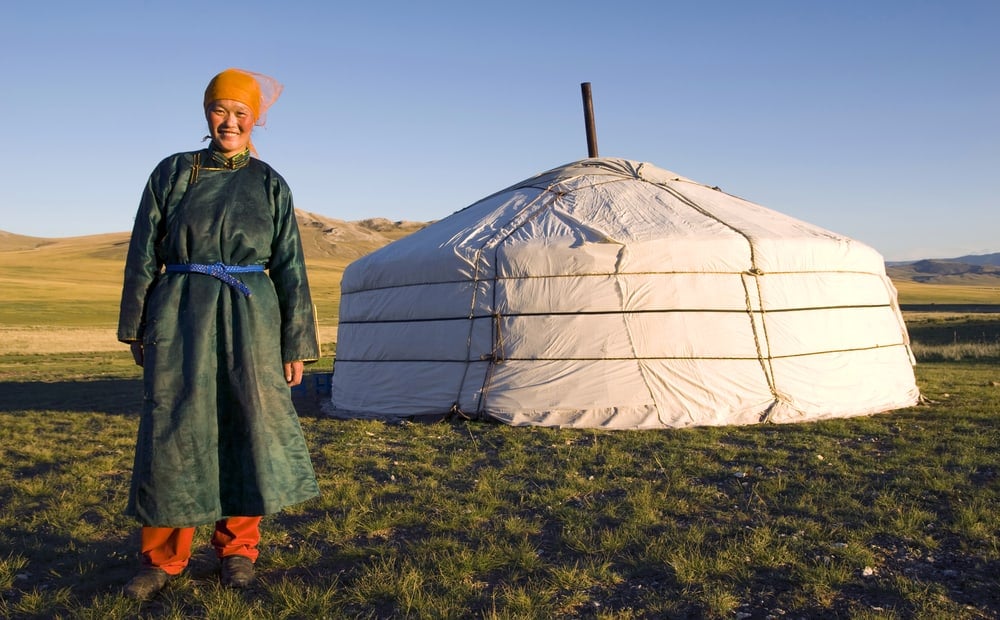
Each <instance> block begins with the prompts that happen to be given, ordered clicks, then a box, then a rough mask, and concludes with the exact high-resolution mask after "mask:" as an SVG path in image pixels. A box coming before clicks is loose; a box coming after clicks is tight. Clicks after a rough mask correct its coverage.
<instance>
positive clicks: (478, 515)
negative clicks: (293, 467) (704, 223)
mask: <svg viewBox="0 0 1000 620" xmlns="http://www.w3.org/2000/svg"><path fill="white" fill-rule="evenodd" d="M88 247H89V246H88ZM67 251H68V252H71V253H72V255H67V257H66V259H65V260H61V261H59V264H60V265H62V266H61V268H60V273H59V278H61V279H62V281H61V282H60V281H55V280H52V277H53V276H52V273H51V271H50V270H42V271H31V269H35V267H34V265H35V264H37V263H38V261H37V260H36V258H37V256H36V255H37V252H35V253H33V252H24V253H18V252H6V253H4V264H5V267H8V268H7V269H5V270H4V273H0V287H2V288H3V290H4V291H5V299H4V303H3V304H0V462H2V463H3V464H4V465H3V467H0V617H3V618H17V619H20V618H67V619H69V618H94V619H104V618H113V619H115V618H136V617H141V618H178V619H179V618H220V619H222V618H481V619H486V620H500V619H514V618H518V619H520V618H594V619H601V620H604V619H607V620H610V619H621V620H630V619H639V618H642V619H647V618H735V617H741V618H742V617H752V618H764V617H784V616H788V617H824V618H826V617H852V618H871V619H875V618H879V619H884V618H914V617H919V618H969V619H979V618H997V617H998V616H1000V596H998V594H997V593H998V592H1000V580H998V577H997V575H998V574H1000V510H998V494H1000V484H998V482H997V463H996V446H997V445H998V443H1000V441H998V440H1000V437H998V430H997V413H998V409H1000V392H998V390H1000V387H998V385H997V382H998V377H997V374H996V362H997V361H998V360H1000V355H998V353H997V342H998V340H1000V336H998V334H1000V320H998V317H997V316H984V315H975V316H969V315H965V316H963V315H943V314H928V315H919V316H908V317H907V323H908V326H909V329H910V334H911V337H912V338H913V340H914V351H915V354H916V356H917V358H918V360H920V361H921V362H922V363H921V364H919V365H918V366H917V369H916V370H917V375H918V382H919V384H920V386H921V390H922V392H923V394H924V396H925V397H926V399H927V400H926V403H924V404H922V405H921V406H919V407H915V408H912V409H907V410H903V411H899V412H894V413H891V414H884V415H878V416H873V417H866V418H855V419H849V420H830V421H824V422H820V423H815V424H807V425H791V426H774V425H767V426H756V427H724V428H696V429H685V430H676V431H655V432H612V433H609V432H601V431H596V430H593V431H572V430H561V429H544V428H512V427H507V426H501V425H494V424H489V423H482V422H465V421H461V420H451V421H446V422H442V423H438V424H428V425H421V424H402V425H387V424H381V423H376V422H369V421H358V420H355V421H341V420H331V419H328V418H324V417H322V416H321V415H320V413H319V402H318V400H317V398H318V397H317V396H316V394H315V393H313V392H312V391H310V390H307V389H300V390H296V392H295V398H296V404H297V406H298V408H299V411H300V413H301V415H302V424H303V428H304V430H305V432H306V435H307V440H308V441H309V444H310V447H311V452H312V456H313V460H314V464H315V467H316V471H317V474H318V476H319V481H320V486H321V490H322V496H321V497H320V498H318V499H316V500H314V501H311V502H308V503H305V504H303V505H300V506H295V507H292V508H290V509H288V510H286V511H284V512H282V513H281V514H279V515H274V516H271V517H268V518H266V519H265V525H264V539H263V541H262V545H261V546H262V555H261V559H260V562H259V564H258V567H259V573H260V578H259V580H258V582H257V583H256V585H255V586H254V587H253V588H252V589H251V590H249V591H247V592H234V591H230V590H226V589H223V588H221V587H220V586H219V585H218V575H217V572H218V565H217V561H216V560H215V558H214V557H212V554H211V553H210V551H208V550H207V548H206V547H207V542H208V541H207V538H208V535H209V532H208V531H207V528H201V529H200V530H199V532H198V537H197V538H196V549H197V553H196V555H195V557H194V558H193V560H192V563H191V566H190V567H189V570H188V571H187V573H186V574H185V575H184V576H182V577H181V578H179V579H177V580H175V581H173V582H171V584H170V586H169V587H168V589H167V590H166V591H165V592H164V593H163V595H162V596H160V597H158V598H157V599H156V600H154V601H152V602H150V603H148V604H145V605H139V604H137V603H133V602H131V601H128V600H126V599H124V598H123V597H122V596H121V595H120V591H121V587H122V585H123V584H124V583H125V582H126V581H127V579H128V578H129V577H130V576H131V574H132V572H133V571H134V570H135V568H136V566H137V563H138V557H137V552H136V550H137V546H138V536H137V526H136V524H135V523H134V522H132V521H131V520H129V519H127V518H125V517H123V516H122V515H121V512H122V510H123V508H124V505H125V497H126V493H127V489H128V481H129V475H130V471H131V466H132V456H133V449H134V445H133V444H134V438H135V433H136V430H137V426H138V418H137V415H136V412H137V411H138V408H139V402H140V398H141V382H140V375H139V369H137V368H136V367H135V366H134V365H133V364H132V362H131V357H130V356H129V354H128V353H127V351H126V350H124V347H122V346H121V345H119V344H118V343H116V342H114V324H115V318H116V317H115V313H116V310H117V295H118V286H119V280H120V273H121V256H120V254H121V251H120V248H118V249H113V251H111V250H107V251H102V252H96V253H95V252H91V253H87V251H83V250H80V249H78V248H77V249H73V248H71V249H70V250H67ZM43 262H44V261H43ZM310 269H311V272H310V273H311V278H312V280H313V288H314V290H315V291H318V294H317V295H316V301H317V303H318V304H319V306H320V307H319V314H320V319H321V326H322V329H323V330H324V331H323V334H324V335H323V341H324V343H327V344H325V345H324V359H323V360H322V361H321V362H320V363H319V364H317V365H315V366H313V367H311V368H310V372H311V373H312V375H311V376H310V377H309V378H308V379H309V380H307V384H308V385H314V384H315V383H314V379H315V376H313V375H316V376H318V375H320V374H322V373H324V372H329V370H330V368H331V365H332V355H333V352H334V351H333V349H334V347H333V344H332V342H333V336H332V335H333V334H334V333H335V326H336V321H335V317H336V316H337V313H336V310H337V308H336V300H337V299H338V298H339V276H340V273H341V272H342V265H341V264H339V263H335V262H333V261H326V262H324V261H323V260H314V261H311V264H310ZM84 281H85V282H88V287H80V286H79V282H84ZM897 285H898V286H900V298H901V301H902V302H903V303H957V302H965V303H989V302H994V303H995V302H996V299H997V297H996V291H995V290H992V289H990V290H979V291H965V290H962V291H958V290H957V289H958V288H959V287H950V288H948V287H945V288H940V287H937V288H935V287H933V285H916V284H915V285H913V286H910V285H909V284H903V285H901V284H900V283H897Z"/></svg>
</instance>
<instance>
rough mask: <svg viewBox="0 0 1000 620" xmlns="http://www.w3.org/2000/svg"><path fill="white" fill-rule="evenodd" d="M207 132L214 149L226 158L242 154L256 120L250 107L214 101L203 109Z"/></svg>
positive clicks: (232, 102) (222, 100)
mask: <svg viewBox="0 0 1000 620" xmlns="http://www.w3.org/2000/svg"><path fill="white" fill-rule="evenodd" d="M205 118H207V119H208V131H209V133H210V134H211V136H212V142H214V143H215V148H217V149H219V151H221V152H222V154H223V155H225V156H226V157H232V156H233V155H237V154H239V153H242V152H243V151H244V149H246V148H247V145H248V144H250V133H251V132H252V131H253V124H254V122H255V121H256V119H255V118H254V117H253V111H252V110H251V109H250V106H248V105H246V104H245V103H240V102H239V101H234V100H232V99H216V100H215V101H213V102H212V103H210V104H208V107H207V108H205Z"/></svg>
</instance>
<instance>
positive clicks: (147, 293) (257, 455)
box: [118, 149, 319, 527]
mask: <svg viewBox="0 0 1000 620" xmlns="http://www.w3.org/2000/svg"><path fill="white" fill-rule="evenodd" d="M196 157H197V158H200V159H199V161H200V166H199V167H198V168H197V171H196V173H194V174H193V173H192V168H193V162H194V161H195V159H196ZM228 166H233V167H227V161H226V160H225V158H224V157H222V156H221V154H218V153H215V152H214V151H212V150H211V149H205V150H202V151H197V152H191V153H179V154H176V155H172V156H170V157H168V158H166V159H165V160H163V161H162V162H161V163H160V164H159V165H158V166H157V167H156V169H155V170H154V171H153V173H152V175H151V176H150V178H149V181H148V183H147V185H146V188H145V191H144V192H143V195H142V200H141V202H140V205H139V210H138V214H137V215H136V219H135V226H134V229H133V231H132V238H131V242H130V245H129V249H128V258H127V260H126V265H125V278H124V286H123V290H122V300H121V312H120V315H119V323H118V339H119V340H121V341H122V342H136V341H141V342H142V343H143V348H144V354H145V359H144V364H143V368H144V373H143V389H144V398H143V409H142V417H141V420H140V423H139V436H138V441H137V443H136V454H135V466H134V469H133V472H132V485H131V491H130V493H129V502H128V507H127V508H126V514H129V515H132V516H135V517H137V518H138V519H139V521H140V522H141V523H142V524H144V525H151V526H170V527H187V526H193V525H199V524H204V523H212V522H214V521H216V520H218V519H221V518H223V517H227V516H255V515H264V514H270V513H274V512H277V511H278V510H280V509H281V508H282V507H284V506H288V505H290V504H294V503H298V502H301V501H304V500H306V499H309V498H311V497H314V496H316V495H318V494H319V489H318V486H317V484H316V478H315V475H314V473H313V468H312V463H311V462H310V459H309V453H308V450H307V448H306V444H305V439H304V438H303V435H302V430H301V427H300V426H299V421H298V416H297V414H296V412H295V409H294V407H293V405H292V401H291V394H290V390H289V388H288V385H287V384H286V383H285V378H284V371H283V367H282V364H283V362H291V361H295V360H303V361H307V362H308V361H315V360H316V359H317V358H318V357H319V347H318V343H317V336H316V326H315V319H314V314H313V306H312V298H311V296H310V293H309V284H308V281H307V279H306V270H305V264H304V260H303V254H302V244H301V241H300V238H299V232H298V227H297V224H296V221H295V213H294V209H293V205H292V197H291V193H290V191H289V188H288V185H287V184H286V183H285V181H284V179H282V178H281V176H280V175H279V174H278V173H277V172H275V171H274V170H273V169H272V168H271V167H270V166H268V165H267V164H266V163H264V162H262V161H260V160H258V159H253V158H250V157H249V153H244V154H243V155H237V156H236V157H234V158H233V159H232V160H230V161H229V162H228ZM218 262H222V263H225V264H227V265H264V266H265V267H266V268H267V271H266V272H252V273H241V274H234V276H235V277H236V278H238V279H240V280H242V281H243V282H244V283H245V284H247V285H248V286H249V288H250V290H251V291H252V295H251V296H250V297H245V296H244V295H243V294H242V293H240V292H239V291H238V290H236V289H234V288H231V287H230V286H228V285H227V284H225V283H223V282H222V281H221V280H218V279H216V278H215V277H212V276H209V275H204V274H199V273H166V272H164V271H163V266H164V265H167V264H173V263H205V264H213V263H218Z"/></svg>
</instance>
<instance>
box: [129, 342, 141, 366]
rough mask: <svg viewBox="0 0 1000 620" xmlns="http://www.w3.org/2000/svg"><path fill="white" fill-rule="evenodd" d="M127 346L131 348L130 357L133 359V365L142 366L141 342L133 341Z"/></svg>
mask: <svg viewBox="0 0 1000 620" xmlns="http://www.w3.org/2000/svg"><path fill="white" fill-rule="evenodd" d="M129 348H130V349H132V359H134V360H135V365H136V366H142V343H141V342H133V343H132V344H130V345H129Z"/></svg>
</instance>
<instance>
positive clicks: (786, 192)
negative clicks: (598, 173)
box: [0, 0, 1000, 260]
mask: <svg viewBox="0 0 1000 620" xmlns="http://www.w3.org/2000/svg"><path fill="white" fill-rule="evenodd" d="M998 31H1000V2H996V1H995V0H982V1H968V0H951V1H948V2H945V1H944V0H941V1H936V2H929V1H924V0H856V1H841V2H814V1H811V0H795V1H791V0H788V1H768V0H761V1H758V2H747V1H746V0H733V1H716V2H712V1H705V2H692V1H685V2H669V1H658V2H657V1H653V2H623V3H611V2H606V1H605V2H593V1H589V0H579V1H576V2H571V1H565V2H564V1H551V2H547V1H545V0H534V1H532V2H522V1H520V0H504V1H495V2H488V3H487V2H477V1H475V0H464V1H461V2H435V1H427V2H385V1H378V0H371V1H365V2H352V3H343V2H337V1H332V0H331V1H319V0H317V1H314V2H301V1H296V0H285V1H282V2H268V3H263V2H257V1H254V0H244V1H240V2H234V3H207V2H189V1H187V0H179V1H174V2H153V1H149V0H146V1H140V0H129V1H120V2H118V1H114V2H102V1H101V0H92V1H90V2H76V1H67V0H62V1H55V2H27V1H20V2H6V3H4V5H3V8H2V9H0V67H2V69H3V71H2V76H3V84H2V87H0V93H2V94H0V119H2V124H0V164H2V165H0V170H2V171H3V176H2V179H0V180H2V182H0V230H5V231H8V232H14V233H18V234H24V235H32V236H40V237H62V236H76V235H89V234H96V233H104V232H117V231H126V230H130V229H131V226H132V218H133V217H134V215H135V210H136V207H137V205H138V200H139V194H140V192H141V190H142V187H143V185H144V184H145V182H146V178H147V177H148V175H149V173H150V172H151V171H152V169H153V167H154V166H155V165H156V163H157V162H158V161H160V160H161V159H162V158H164V157H165V156H167V155H169V154H171V153H174V152H178V151H185V150H194V149H197V148H199V147H200V146H201V145H202V142H201V138H202V137H203V136H204V135H205V134H206V128H205V121H204V116H203V113H202V110H201V98H202V95H203V92H204V88H205V85H206V84H207V82H208V80H209V79H210V78H211V77H212V75H214V74H215V73H217V72H218V71H221V70H222V69H225V68H227V67H230V66H234V67H240V68H245V69H250V70H253V71H258V72H261V73H266V74H268V75H272V76H274V77H275V78H277V79H278V80H279V81H281V82H282V83H283V84H284V86H285V90H284V94H283V95H282V97H281V99H280V100H279V101H278V102H277V104H275V106H274V107H273V108H272V109H271V112H270V114H269V116H268V123H267V126H266V127H265V128H262V129H258V130H257V131H256V132H255V134H254V142H255V144H256V146H257V148H258V150H259V152H260V155H261V157H262V158H263V159H264V160H266V161H267V162H269V163H270V164H271V165H273V166H274V167H275V168H276V169H277V170H278V171H279V172H281V174H282V175H283V176H284V177H285V178H286V179H287V180H288V182H289V184H290V185H291V187H292V192H293V194H294V197H295V202H296V206H297V207H298V208H300V209H304V210H306V211H311V212H314V213H318V214H321V215H325V216H328V217H333V218H339V219H345V220H360V219H365V218H369V217H385V218H389V219H392V220H415V221H428V220H434V219H440V218H443V217H445V216H447V215H449V214H451V213H452V212H454V211H457V210H459V209H461V208H463V207H465V206H467V205H469V204H471V203H472V202H475V201H477V200H478V199H480V198H482V197H484V196H487V195H489V194H491V193H493V192H495V191H497V190H500V189H503V188H504V187H507V186H508V185H512V184H514V183H516V182H519V181H521V180H523V179H525V178H527V177H529V176H532V175H534V174H536V173H538V172H542V171H544V170H548V169H550V168H553V167H556V166H559V165H562V164H564V163H568V162H571V161H575V160H578V159H583V158H585V157H586V156H587V143H586V135H585V131H584V122H583V113H582V105H581V97H580V84H581V82H590V83H591V84H592V89H593V96H594V110H595V116H596V124H597V138H598V146H599V148H600V154H601V155H602V156H613V157H624V158H627V159H633V160H637V161H647V162H650V163H653V164H655V165H657V166H659V167H661V168H666V169H668V170H671V171H673V172H676V173H678V174H680V175H683V176H686V177H689V178H691V179H694V180H696V181H700V182H702V183H705V184H708V185H718V186H720V187H721V188H722V189H723V190H725V191H727V192H729V193H731V194H735V195H738V196H741V197H743V198H746V199H749V200H751V201H754V202H757V203H760V204H762V205H764V206H767V207H770V208H772V209H775V210H778V211H781V212H783V213H786V214H788V215H791V216H794V217H797V218H800V219H803V220H806V221H809V222H812V223H814V224H817V225H819V226H823V227H825V228H828V229H830V230H832V231H835V232H838V233H841V234H844V235H848V236H850V237H853V238H855V239H858V240H860V241H863V242H865V243H868V244H870V245H872V246H873V247H875V248H876V249H877V250H879V251H880V252H882V254H883V255H884V256H885V257H886V258H887V259H889V260H903V259H912V258H931V257H938V258H945V257H954V256H960V255H963V254H981V253H988V252H997V251H1000V208H998V207H1000V200H998V198H997V196H998V195H1000V36H998V35H997V32H998Z"/></svg>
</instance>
